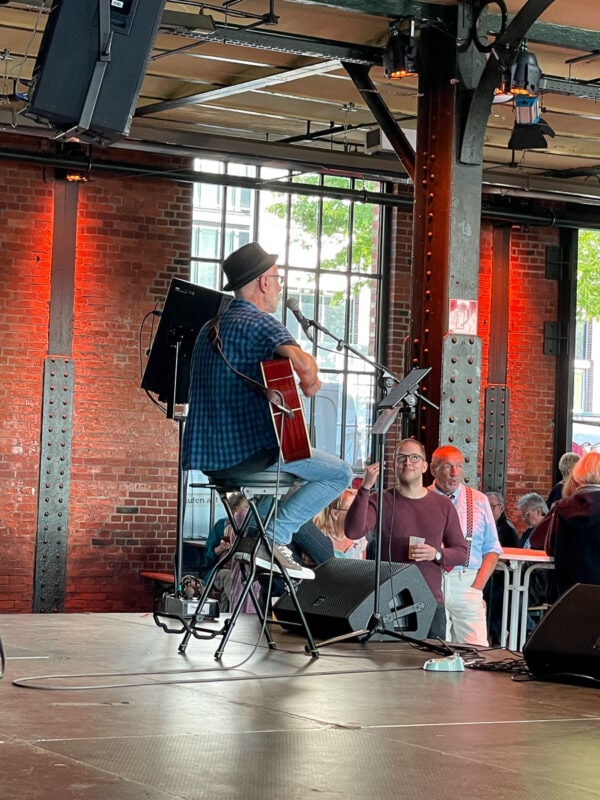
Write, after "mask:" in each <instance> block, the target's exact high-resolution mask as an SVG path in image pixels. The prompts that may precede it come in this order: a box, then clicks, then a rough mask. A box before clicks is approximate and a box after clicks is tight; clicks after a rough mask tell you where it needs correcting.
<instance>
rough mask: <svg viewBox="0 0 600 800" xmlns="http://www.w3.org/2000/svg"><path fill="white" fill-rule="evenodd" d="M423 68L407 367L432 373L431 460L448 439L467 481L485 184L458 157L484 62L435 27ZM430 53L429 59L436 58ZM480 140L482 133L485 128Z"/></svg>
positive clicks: (426, 432) (473, 432) (425, 420)
mask: <svg viewBox="0 0 600 800" xmlns="http://www.w3.org/2000/svg"><path fill="white" fill-rule="evenodd" d="M468 12H469V4H461V6H460V11H459V14H458V18H459V22H458V23H457V26H458V30H457V34H456V37H457V39H459V40H461V41H463V40H465V39H468V31H469V30H470V18H469V13H468ZM421 43H422V46H423V47H424V57H423V59H422V62H423V63H424V68H423V70H422V73H421V75H420V80H419V94H420V100H419V117H418V132H417V164H416V178H415V215H414V224H413V257H414V282H413V297H414V300H415V302H414V303H413V320H412V332H411V344H412V347H411V363H410V365H408V366H410V367H415V366H420V367H427V366H430V367H432V370H431V373H430V375H429V376H428V380H427V382H426V384H425V385H424V386H423V387H422V389H423V394H424V395H426V396H427V397H428V399H429V400H431V401H432V402H433V403H436V404H437V405H439V406H440V411H439V413H438V412H436V411H434V410H433V409H432V408H431V407H430V406H427V405H425V404H422V405H420V407H419V414H418V418H417V419H418V430H417V431H416V435H417V436H418V438H419V439H421V441H422V442H423V443H424V444H425V446H426V449H427V452H428V454H431V452H432V451H433V450H434V449H435V448H436V447H437V446H438V444H447V443H451V444H453V445H455V446H456V447H458V448H459V449H460V450H461V451H462V452H463V454H464V456H465V481H467V482H470V483H472V484H474V483H475V480H476V476H477V452H478V438H479V437H478V431H479V390H480V376H481V343H480V340H479V339H478V337H477V300H478V276H479V236H480V219H481V178H482V170H481V166H480V165H479V166H478V165H470V164H469V165H466V164H461V163H459V162H458V160H457V157H456V144H457V141H458V135H457V132H458V131H459V129H460V125H461V120H462V119H463V116H464V115H463V110H464V108H465V107H466V103H467V98H468V93H469V91H471V90H472V89H473V87H474V86H475V85H476V82H477V80H478V77H479V75H480V74H481V71H482V69H483V66H484V64H485V59H484V58H483V56H482V55H481V54H478V53H475V52H474V51H473V48H472V47H471V48H468V47H467V48H464V49H463V51H462V52H461V53H460V54H459V55H457V48H456V41H455V38H454V37H453V36H451V35H448V33H447V32H442V31H439V30H437V29H434V28H429V29H426V30H424V31H423V32H422V35H421ZM427 54H435V58H433V57H429V56H428V55H427ZM482 135H483V130H482Z"/></svg>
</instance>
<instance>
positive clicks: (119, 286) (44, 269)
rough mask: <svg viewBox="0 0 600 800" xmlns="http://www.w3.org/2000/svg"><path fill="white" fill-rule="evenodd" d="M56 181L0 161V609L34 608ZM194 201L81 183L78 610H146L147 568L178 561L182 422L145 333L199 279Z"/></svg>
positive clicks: (180, 193) (74, 575) (74, 486)
mask: <svg viewBox="0 0 600 800" xmlns="http://www.w3.org/2000/svg"><path fill="white" fill-rule="evenodd" d="M153 159H154V163H155V164H156V165H157V166H159V165H160V163H161V160H160V158H157V157H153ZM119 160H121V161H122V160H123V158H122V157H120V159H119ZM173 162H174V160H173V159H171V162H170V163H173ZM177 164H179V165H182V164H184V162H183V161H177ZM185 166H187V164H185ZM51 176H52V171H49V170H47V169H44V168H43V167H40V166H32V165H28V164H26V163H19V164H11V163H9V162H4V161H2V160H1V159H0V181H1V182H2V186H3V189H4V191H3V192H2V194H0V209H1V212H2V218H3V228H4V230H3V233H4V236H3V269H2V272H1V273H0V289H1V291H0V332H1V334H2V335H1V337H0V354H1V356H2V363H3V380H2V382H1V383H0V407H1V408H2V421H3V425H2V431H1V432H0V437H1V443H2V453H3V458H2V463H1V465H0V478H1V484H0V485H1V487H2V494H1V497H0V544H1V546H2V560H1V562H0V611H30V610H31V608H32V597H33V567H34V555H35V536H36V524H37V480H38V478H37V476H38V459H39V439H40V415H41V399H42V376H43V364H44V357H45V356H46V354H47V347H48V323H49V318H48V301H49V296H50V256H51V241H50V238H51V236H50V235H51V230H52V221H53V217H52V198H53V182H52V177H51ZM191 193H192V187H191V184H185V183H175V182H172V181H161V180H160V179H158V178H155V177H131V176H129V177H119V176H114V175H111V174H108V173H98V174H96V175H94V174H93V172H92V180H91V181H90V182H89V183H87V184H84V185H82V186H81V187H80V192H79V208H78V223H77V256H76V271H75V299H74V322H73V327H74V336H73V353H72V357H73V362H74V373H75V384H74V397H73V441H72V471H71V485H70V507H69V538H68V558H67V591H66V603H65V609H66V610H67V611H135V610H144V609H145V610H148V609H150V608H151V589H150V587H149V586H148V585H146V584H145V582H143V581H142V580H141V579H140V578H139V576H138V571H139V569H140V568H150V569H163V570H164V569H169V568H170V565H171V562H172V553H173V543H174V537H175V530H176V513H175V512H176V496H177V460H176V459H177V441H178V431H177V423H175V422H173V421H172V420H166V419H165V417H164V415H162V414H161V413H160V412H159V411H158V410H157V409H156V408H155V406H154V405H153V404H152V403H151V402H150V400H149V399H148V398H147V397H146V395H145V393H144V392H143V391H142V390H141V389H140V388H139V387H140V352H139V341H140V338H139V332H140V324H141V322H142V319H143V317H144V315H145V314H146V313H147V312H148V311H150V310H151V309H152V308H153V307H154V305H155V302H156V300H157V299H158V298H159V297H160V296H164V295H165V294H166V291H167V288H168V285H169V281H170V278H171V276H173V275H179V276H181V277H184V278H187V277H188V264H189V246H190V245H189V240H190V221H191V214H192V211H191V206H192V197H191ZM148 343H149V330H148V327H146V329H145V335H144V337H143V343H142V347H143V348H145V347H147V346H148Z"/></svg>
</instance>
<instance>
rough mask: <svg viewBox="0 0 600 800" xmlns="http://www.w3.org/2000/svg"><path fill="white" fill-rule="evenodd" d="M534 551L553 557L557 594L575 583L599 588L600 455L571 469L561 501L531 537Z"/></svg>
mask: <svg viewBox="0 0 600 800" xmlns="http://www.w3.org/2000/svg"><path fill="white" fill-rule="evenodd" d="M531 542H532V546H533V547H543V548H544V549H545V550H546V552H547V553H548V555H550V556H553V557H554V565H555V577H556V584H557V590H558V593H559V594H563V593H564V592H566V591H567V589H569V588H570V587H571V586H573V584H575V583H591V584H595V585H600V453H595V452H589V453H586V454H585V455H583V456H582V457H581V459H580V460H579V461H578V462H577V463H576V464H575V465H574V467H573V469H572V470H571V474H570V475H569V477H568V478H567V479H566V481H565V486H564V489H563V497H562V499H561V500H557V501H556V503H555V504H554V505H553V506H552V510H551V511H550V513H549V514H548V515H547V516H546V517H544V519H542V520H541V522H540V523H539V524H538V525H537V526H536V528H535V530H534V531H533V533H532V534H531Z"/></svg>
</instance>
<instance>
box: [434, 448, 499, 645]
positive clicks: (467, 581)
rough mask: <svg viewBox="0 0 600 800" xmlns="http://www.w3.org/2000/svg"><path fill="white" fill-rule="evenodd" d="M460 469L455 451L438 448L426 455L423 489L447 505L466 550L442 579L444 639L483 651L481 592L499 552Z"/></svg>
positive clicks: (479, 496)
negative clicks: (427, 476)
mask: <svg viewBox="0 0 600 800" xmlns="http://www.w3.org/2000/svg"><path fill="white" fill-rule="evenodd" d="M464 468H465V462H464V458H463V454H462V453H461V451H460V450H459V449H458V448H457V447H452V446H451V445H444V446H443V447H438V448H437V450H434V452H433V455H432V456H431V473H432V475H433V477H434V482H433V484H432V486H430V487H429V488H430V490H432V491H433V492H434V493H435V494H439V495H446V497H448V498H450V500H451V501H452V503H453V505H454V506H455V508H456V510H457V511H458V516H459V519H460V524H461V528H462V531H463V535H464V538H465V541H466V542H467V546H468V549H469V552H468V557H467V558H466V559H465V561H464V562H463V563H462V564H461V565H457V566H455V567H454V568H453V569H452V570H450V571H448V572H445V573H444V576H443V588H444V603H445V605H446V639H447V640H448V641H450V642H459V643H464V644H476V645H481V646H483V647H487V646H488V632H487V621H486V605H485V600H484V599H483V590H484V588H485V585H486V583H487V582H488V580H489V578H490V576H491V575H492V573H493V572H494V569H495V568H496V564H497V562H498V556H499V555H500V554H501V553H502V548H501V546H500V542H499V541H498V534H497V532H496V523H495V521H494V516H493V514H492V509H491V508H490V503H489V500H488V499H487V497H486V496H485V495H484V494H483V493H482V492H480V491H478V490H477V489H473V488H472V487H470V486H465V485H464V483H463V473H464Z"/></svg>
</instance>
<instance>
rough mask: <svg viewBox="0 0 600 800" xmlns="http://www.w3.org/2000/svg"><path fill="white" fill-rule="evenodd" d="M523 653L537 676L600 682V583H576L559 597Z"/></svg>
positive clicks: (525, 646)
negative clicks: (593, 584) (595, 584)
mask: <svg viewBox="0 0 600 800" xmlns="http://www.w3.org/2000/svg"><path fill="white" fill-rule="evenodd" d="M523 656H524V657H525V661H526V662H527V666H528V668H529V671H530V672H531V673H532V674H533V675H534V676H535V677H536V678H545V679H547V680H557V681H560V680H579V679H582V678H583V679H584V680H586V679H589V680H592V681H598V683H599V685H600V586H592V585H590V584H587V583H576V584H575V585H574V586H572V587H571V588H570V589H569V590H568V591H566V592H565V593H564V594H563V595H562V596H561V597H559V599H558V600H557V601H556V603H554V605H553V606H552V607H551V608H550V609H549V611H547V612H546V614H545V616H544V617H543V618H542V620H541V622H540V623H539V625H538V626H537V627H536V628H535V629H534V631H533V633H532V634H531V636H530V637H529V639H528V640H527V641H526V642H525V645H524V646H523Z"/></svg>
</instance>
